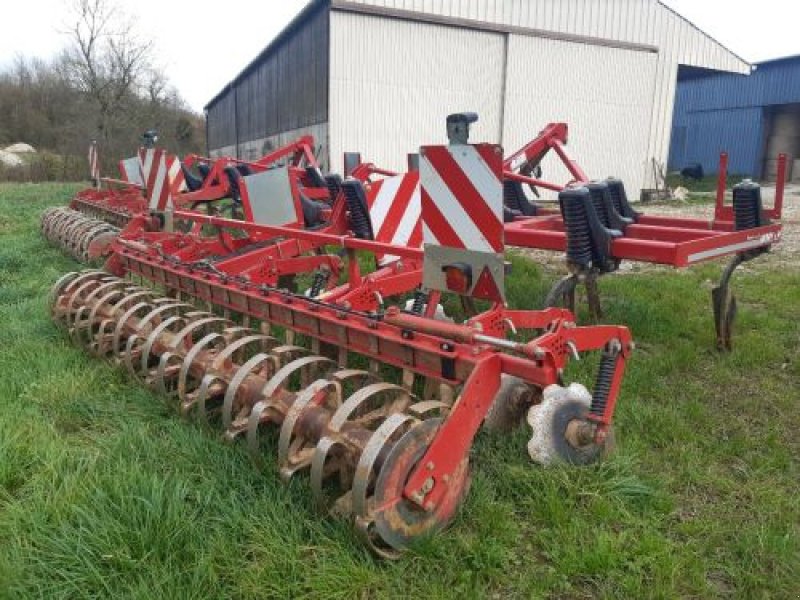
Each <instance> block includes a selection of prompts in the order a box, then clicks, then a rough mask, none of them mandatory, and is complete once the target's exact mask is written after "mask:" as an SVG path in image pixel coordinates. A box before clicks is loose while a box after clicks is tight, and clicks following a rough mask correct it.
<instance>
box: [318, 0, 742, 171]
mask: <svg viewBox="0 0 800 600" xmlns="http://www.w3.org/2000/svg"><path fill="white" fill-rule="evenodd" d="M333 3H334V7H336V6H339V5H341V6H342V8H345V9H346V8H347V7H348V6H349V7H352V6H354V5H356V6H361V7H363V8H364V9H369V8H372V9H378V10H388V11H410V12H412V13H427V14H432V15H438V16H442V17H452V18H457V19H465V20H470V21H477V22H486V23H491V24H496V25H501V26H508V27H523V28H530V29H538V30H544V31H547V32H560V33H563V34H567V35H580V36H589V37H596V38H603V39H606V40H614V41H617V42H622V43H636V44H649V45H653V46H656V47H658V49H659V52H658V60H657V65H656V76H655V87H654V93H653V99H652V103H651V104H652V108H651V114H650V123H649V125H648V145H647V149H646V150H645V156H644V157H643V159H644V160H649V159H650V158H652V157H655V158H657V159H658V160H660V161H664V162H666V160H667V156H668V150H669V138H670V133H671V123H672V113H673V105H674V98H675V84H676V79H677V72H678V65H679V64H684V65H690V66H697V67H704V68H709V69H718V70H725V71H731V72H737V73H747V72H748V71H749V65H748V64H747V63H746V62H745V61H743V60H742V59H741V58H739V57H737V56H736V55H735V54H733V53H732V52H730V51H729V50H727V49H725V48H724V47H723V46H721V45H720V44H719V43H718V42H716V41H715V40H713V39H712V38H710V37H709V36H707V35H706V34H704V33H703V32H702V31H700V30H699V29H698V28H697V27H695V26H694V25H692V24H691V23H690V22H689V21H687V20H686V19H684V18H682V17H681V16H680V15H678V14H677V13H675V12H674V11H672V10H671V9H669V8H668V7H666V6H665V5H663V4H662V3H661V2H658V1H656V0H346V1H344V2H337V0H333ZM642 83H643V84H644V85H645V86H650V84H651V82H650V81H649V80H648V81H645V82H642Z"/></svg>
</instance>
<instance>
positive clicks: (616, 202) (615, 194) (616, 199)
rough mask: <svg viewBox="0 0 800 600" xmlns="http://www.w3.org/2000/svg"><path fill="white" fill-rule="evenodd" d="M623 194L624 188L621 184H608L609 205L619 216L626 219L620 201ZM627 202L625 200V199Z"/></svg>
mask: <svg viewBox="0 0 800 600" xmlns="http://www.w3.org/2000/svg"><path fill="white" fill-rule="evenodd" d="M624 193H625V188H623V187H622V183H621V182H619V183H617V182H614V183H609V184H608V195H609V196H611V204H613V206H614V210H616V211H617V212H618V213H619V214H621V215H622V216H623V217H627V216H629V215H626V214H625V213H626V212H627V211H626V210H625V206H624V204H625V203H624V202H623V201H622V195H623V194H624ZM626 201H627V198H626Z"/></svg>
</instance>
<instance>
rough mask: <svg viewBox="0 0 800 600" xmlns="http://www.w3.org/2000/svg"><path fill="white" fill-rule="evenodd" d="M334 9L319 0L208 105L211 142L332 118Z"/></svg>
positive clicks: (240, 141) (235, 142)
mask: <svg viewBox="0 0 800 600" xmlns="http://www.w3.org/2000/svg"><path fill="white" fill-rule="evenodd" d="M328 38H329V10H328V7H327V5H325V4H319V5H318V6H317V7H316V8H314V9H313V10H312V11H311V12H310V13H309V14H307V15H306V16H305V18H303V19H302V22H300V23H297V24H295V25H294V28H293V30H292V31H291V32H287V34H285V35H284V34H282V37H281V39H280V40H279V42H278V43H277V44H274V46H271V47H269V49H268V50H267V51H266V52H265V53H264V55H263V56H260V57H259V58H258V59H256V60H255V61H254V62H253V63H251V64H250V65H249V66H248V67H247V68H246V69H245V70H244V71H243V72H242V73H241V74H240V75H239V76H238V77H237V78H236V79H234V80H233V81H232V82H231V83H230V84H229V85H228V88H227V89H226V90H225V91H223V93H222V94H221V95H218V96H217V97H216V98H215V99H214V100H213V101H212V102H211V103H210V104H209V106H208V107H207V115H208V116H207V118H208V121H209V141H208V146H209V148H210V149H212V150H218V149H220V148H223V147H226V146H236V147H237V154H238V153H241V147H242V146H243V145H245V144H248V143H249V142H253V141H257V140H263V139H265V138H270V137H273V136H275V135H277V134H280V133H282V132H287V131H293V130H299V129H302V128H307V127H310V126H313V125H317V124H321V123H325V122H327V120H328V70H329V64H328V62H329V61H328V56H329V52H328V47H329V42H328Z"/></svg>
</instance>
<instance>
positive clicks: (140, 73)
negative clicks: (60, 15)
mask: <svg viewBox="0 0 800 600" xmlns="http://www.w3.org/2000/svg"><path fill="white" fill-rule="evenodd" d="M72 13H73V14H72V17H71V21H70V24H69V26H68V28H67V30H66V32H65V33H66V34H67V36H68V37H69V44H68V47H67V48H66V49H65V51H64V53H63V56H62V68H63V71H64V74H65V76H66V77H67V78H68V79H69V80H70V81H71V82H72V84H73V85H74V86H75V87H77V88H78V89H80V90H81V91H82V92H83V93H84V94H86V95H87V96H88V98H89V99H90V100H91V101H92V103H93V104H94V105H95V109H96V111H97V113H96V114H97V122H96V127H97V136H98V137H99V139H101V140H103V142H105V145H106V147H107V148H112V147H114V143H113V142H114V139H113V138H114V132H115V130H116V129H118V127H117V126H116V125H119V124H121V122H123V121H127V119H126V118H125V112H126V109H127V108H129V107H130V104H131V102H132V101H133V100H134V99H135V98H136V97H137V96H138V94H139V93H140V88H141V87H142V86H143V85H144V83H145V82H144V79H145V76H146V75H148V74H149V73H151V72H152V68H151V64H152V57H151V47H152V42H151V41H149V40H146V39H144V38H142V37H141V36H140V35H139V34H138V33H137V31H136V23H135V21H134V20H133V19H132V18H131V17H129V16H127V15H125V14H124V12H123V11H122V9H121V8H120V7H119V6H117V5H115V4H114V2H113V0H74V4H73V7H72Z"/></svg>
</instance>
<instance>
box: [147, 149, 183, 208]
mask: <svg viewBox="0 0 800 600" xmlns="http://www.w3.org/2000/svg"><path fill="white" fill-rule="evenodd" d="M139 157H140V159H141V162H142V176H143V178H144V183H145V187H146V188H147V199H148V208H149V209H150V210H172V208H173V205H172V196H173V194H175V193H177V192H182V191H185V190H186V182H185V180H184V176H183V171H182V170H181V161H180V159H179V158H178V157H177V156H173V155H171V154H167V152H166V151H164V150H162V149H160V148H147V149H145V148H142V149H141V150H140V151H139Z"/></svg>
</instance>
